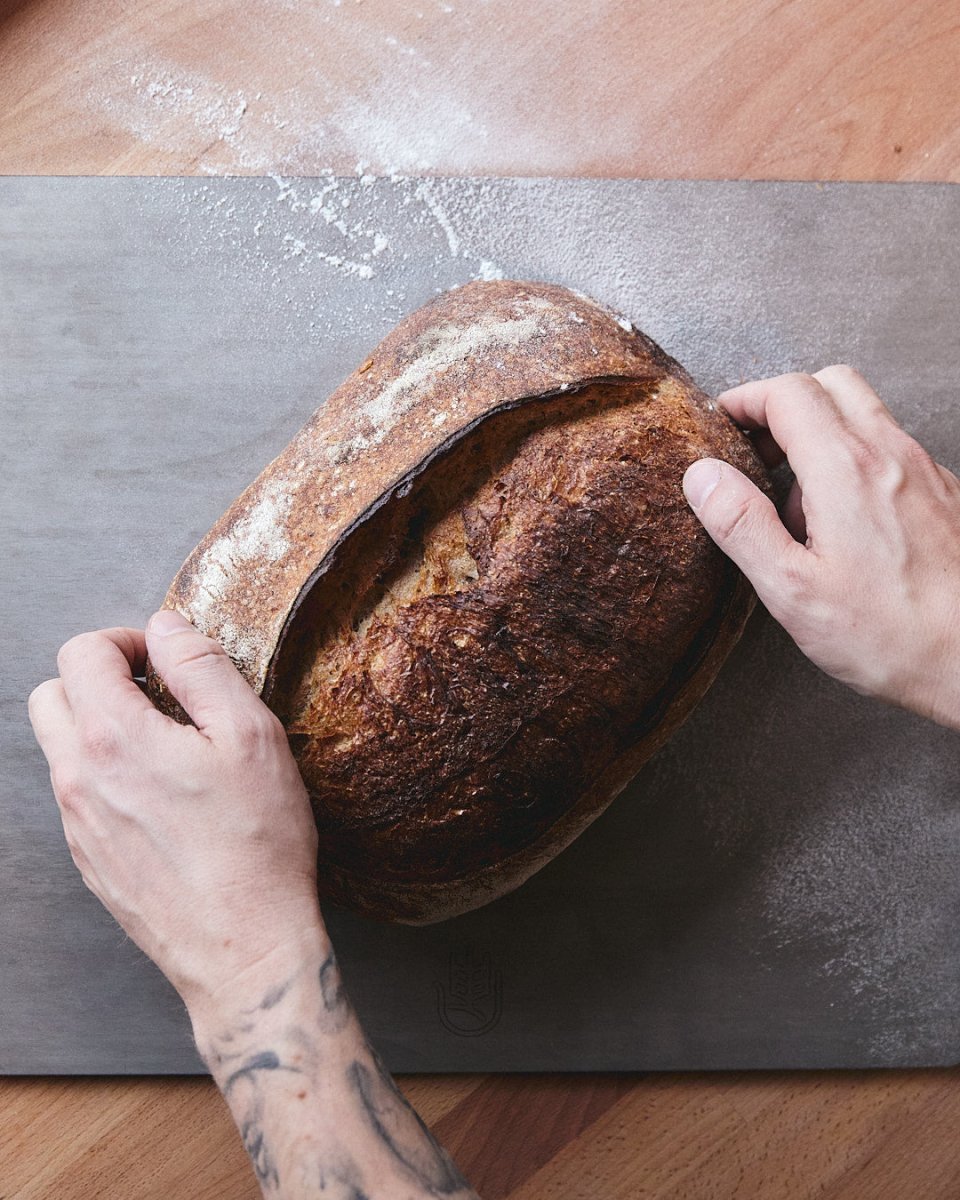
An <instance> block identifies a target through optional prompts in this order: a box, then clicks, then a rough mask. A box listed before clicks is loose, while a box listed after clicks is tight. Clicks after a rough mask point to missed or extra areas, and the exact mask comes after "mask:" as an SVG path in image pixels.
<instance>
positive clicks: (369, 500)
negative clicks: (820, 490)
mask: <svg viewBox="0 0 960 1200" xmlns="http://www.w3.org/2000/svg"><path fill="white" fill-rule="evenodd" d="M706 455H715V456H719V457H722V458H725V459H727V460H728V461H732V462H734V463H735V464H736V465H737V466H739V467H740V468H741V469H742V470H745V471H746V472H747V473H748V474H750V475H751V476H753V477H754V478H755V479H756V480H757V481H758V482H761V483H764V482H765V476H764V472H763V470H762V467H761V466H760V464H759V462H758V460H757V459H756V457H755V455H754V454H753V451H752V448H751V446H750V444H749V442H748V441H747V439H746V438H744V437H743V436H742V435H741V434H740V433H739V432H738V431H737V430H736V428H735V427H734V426H733V424H732V423H731V422H730V421H729V420H728V419H727V418H726V417H725V416H723V414H721V413H719V412H718V410H717V409H716V408H715V406H714V405H713V404H712V402H711V401H710V400H709V399H708V397H706V396H705V395H704V394H703V393H702V392H700V391H699V390H698V389H697V388H696V387H695V385H694V384H693V383H692V381H691V380H690V378H689V376H687V375H686V373H685V372H684V371H683V370H682V368H680V367H679V366H678V364H676V363H675V362H674V361H673V360H672V359H670V358H669V357H668V356H667V355H666V354H664V352H663V351H662V350H660V349H659V347H657V346H656V345H654V344H653V343H652V342H650V341H649V339H647V338H645V337H644V336H643V335H641V334H639V333H637V332H636V331H634V330H633V329H632V327H630V325H629V323H628V322H626V321H624V320H623V319H622V318H619V317H617V316H616V314H613V313H611V312H609V310H607V309H604V308H603V307H601V306H599V305H597V304H595V303H594V302H593V301H590V300H587V299H586V298H584V297H581V296H579V295H576V294H574V293H571V292H568V291H566V290H565V289H562V288H558V287H555V286H552V285H546V284H518V283H509V282H496V283H476V284H470V285H467V286H466V287H464V288H461V289H457V290H456V291H454V292H451V293H447V294H446V295H444V296H441V297H439V298H438V299H437V300H435V301H433V302H432V303H431V304H429V305H427V306H425V307H424V308H423V309H420V310H418V312H416V313H414V314H413V315H412V316H411V317H409V318H408V319H407V320H406V321H404V322H403V323H401V325H400V326H398V327H397V329H395V330H394V331H393V333H391V334H390V335H389V336H388V337H387V338H386V339H385V341H384V342H383V343H382V344H381V346H379V347H378V348H377V349H376V350H375V351H374V352H373V354H372V356H371V357H370V359H368V360H367V361H366V362H365V363H364V364H363V365H362V366H361V367H360V369H359V370H358V371H357V372H355V373H354V374H353V375H352V376H351V377H350V378H349V379H348V380H347V381H346V382H345V383H344V384H343V385H342V387H341V388H339V389H338V390H337V392H335V393H334V395H333V396H332V397H331V399H330V400H329V401H328V402H327V404H326V405H324V406H323V407H322V408H321V409H320V410H318V412H317V413H316V414H315V415H314V417H313V418H312V419H311V421H310V422H308V424H307V425H306V426H305V427H304V429H303V430H302V431H301V432H300V433H299V434H298V435H297V436H296V437H295V438H294V439H293V441H292V442H291V443H290V445H289V446H288V447H287V449H286V450H284V451H283V453H282V454H281V455H280V456H279V457H278V458H277V459H275V460H274V462H273V463H271V464H270V466H268V467H267V468H266V469H265V470H264V472H263V473H262V474H261V475H260V476H259V478H258V479H257V480H256V481H255V482H254V483H253V484H252V485H251V486H250V487H249V488H248V489H247V490H246V491H245V492H244V493H243V495H242V496H240V497H239V499H238V500H237V501H236V502H235V503H234V504H233V505H232V506H231V507H230V509H229V510H228V512H227V513H226V514H225V515H224V517H223V518H221V520H220V521H219V522H218V523H217V525H216V526H214V528H213V529H212V530H211V532H210V533H209V534H208V535H207V537H205V538H204V539H203V541H202V542H201V543H200V544H199V546H198V547H197V549H196V550H195V551H194V552H193V554H191V556H190V558H189V559H188V560H187V562H186V563H185V564H184V567H183V568H182V569H181V571H180V572H179V574H178V575H177V577H176V579H175V580H174V582H173V585H172V586H171V589H170V591H169V593H168V596H167V599H166V604H167V605H168V606H170V607H175V608H177V609H179V610H180V611H181V612H183V613H184V614H185V615H186V616H188V617H189V618H190V619H191V620H193V621H194V623H196V624H197V625H198V626H200V627H201V628H202V629H204V630H205V631H206V632H208V633H210V634H211V636H214V637H217V638H218V639H219V640H220V641H221V642H222V643H223V644H224V645H225V647H226V648H227V650H228V652H229V653H230V654H231V656H232V657H233V658H234V661H236V662H237V665H238V666H239V667H240V669H241V670H242V671H243V672H244V674H245V675H246V677H247V678H248V680H249V681H250V683H251V684H252V685H253V686H254V687H255V688H256V689H257V690H258V691H259V692H260V693H261V694H262V695H263V697H264V699H265V700H266V702H267V703H268V704H270V706H271V707H272V708H273V709H274V711H275V712H277V714H278V715H279V716H280V717H281V719H282V720H283V721H284V724H285V726H286V728H287V732H288V735H289V737H290V741H291V746H292V747H293V750H294V753H295V755H296V757H297V760H298V764H299V766H300V769H301V772H302V774H303V776H304V779H305V782H306V783H307V786H308V790H309V791H310V794H311V799H312V803H313V807H314V813H315V816H316V819H317V825H318V829H319V832H320V864H319V865H320V890H321V895H322V896H323V897H324V898H328V899H333V900H335V901H336V902H338V903H341V904H344V905H346V906H348V907H351V908H353V909H356V910H358V911H360V912H364V913H366V914H368V915H371V916H375V917H381V918H385V919H390V920H400V921H407V922H413V923H423V922H429V921H435V920H440V919H443V918H446V917H449V916H453V915H456V914H457V913H460V912H464V911H466V910H468V909H471V908H474V907H477V906H478V905H479V904H482V903H485V902H487V901H489V900H492V899H495V898H496V897H497V896H500V895H503V894H505V893H506V892H508V891H510V890H512V889H513V888H515V887H516V886H518V885H519V884H520V883H522V882H523V880H525V879H526V878H528V877H529V876H530V875H531V874H533V872H535V871H536V870H537V869H538V868H539V867H540V866H542V865H543V864H544V863H545V862H547V861H549V860H550V859H551V858H552V857H554V856H555V855H556V854H557V853H558V852H559V851H560V850H561V849H562V848H563V847H564V846H566V845H567V844H569V842H570V841H572V840H573V839H574V838H575V837H576V836H577V835H578V834H579V833H580V832H581V831H582V830H583V829H584V828H585V827H586V825H587V824H589V823H590V821H592V820H593V819H594V818H595V817H596V816H598V815H599V813H600V812H602V811H603V809H604V808H605V807H606V806H607V804H609V803H610V801H611V800H612V799H613V797H614V796H615V795H616V794H617V792H619V791H620V790H621V789H622V788H623V786H624V785H625V784H626V783H627V782H628V781H629V779H630V778H632V776H633V775H634V774H635V773H636V771H637V769H638V768H639V767H640V766H641V765H642V763H643V762H644V761H646V759H647V758H649V756H650V755H651V754H652V753H653V752H654V751H655V750H656V748H657V747H658V746H659V745H661V744H662V742H663V741H664V740H665V739H666V738H667V737H668V736H669V734H670V733H671V732H672V731H673V730H674V729H675V728H676V727H677V726H678V725H679V724H680V723H681V722H682V721H683V720H684V719H685V718H686V716H687V714H688V713H689V712H690V711H691V709H692V708H693V706H694V705H695V704H696V703H697V701H698V700H699V699H700V697H701V696H702V695H703V694H704V692H705V691H706V689H707V688H708V687H709V685H710V683H711V682H712V680H713V678H714V676H715V674H716V672H717V670H718V669H719V666H720V664H721V663H722V661H723V658H724V657H725V656H726V654H727V653H728V651H729V649H730V648H731V647H732V646H733V644H734V643H735V642H736V640H737V638H738V637H739V636H740V633H741V631H742V628H743V625H744V623H745V621H746V619H747V616H748V615H749V612H750V610H751V608H752V605H753V593H752V591H751V589H750V588H749V586H748V585H747V584H746V582H745V581H744V579H743V577H742V576H741V575H740V574H739V572H738V571H737V570H736V569H735V568H734V567H733V565H732V564H731V563H730V562H729V560H727V559H726V558H725V557H724V556H723V555H722V554H720V552H719V551H718V550H717V549H716V547H714V545H713V543H712V542H711V541H710V539H709V538H708V537H707V536H706V534H705V533H704V531H703V530H702V528H701V526H700V525H699V522H697V520H696V518H695V517H694V516H693V514H692V513H691V512H690V510H689V508H688V506H687V505H686V503H685V501H684V498H683V495H682V491H681V488H680V480H681V478H682V475H683V471H684V469H685V468H686V466H687V465H688V464H689V463H690V462H691V461H692V460H693V459H694V458H697V457H703V456H706ZM148 682H149V685H150V688H151V692H152V694H153V695H154V698H155V700H156V702H157V703H158V704H159V705H160V706H161V707H164V708H165V709H166V711H169V712H171V713H172V714H174V715H178V716H179V717H181V719H182V718H183V714H182V713H180V712H178V711H177V710H178V706H176V704H175V702H174V701H173V700H172V697H170V696H169V694H167V693H166V689H165V688H164V687H163V685H162V681H160V680H158V679H157V678H156V677H155V676H154V675H153V673H152V672H151V673H150V675H149V677H148Z"/></svg>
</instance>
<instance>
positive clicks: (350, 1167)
mask: <svg viewBox="0 0 960 1200" xmlns="http://www.w3.org/2000/svg"><path fill="white" fill-rule="evenodd" d="M318 1183H319V1185H320V1191H321V1192H323V1196H324V1200H370V1197H369V1196H368V1195H367V1193H366V1192H365V1191H364V1190H363V1175H362V1174H361V1172H360V1170H359V1168H358V1167H357V1164H356V1163H355V1162H353V1160H352V1159H351V1160H349V1161H343V1162H342V1163H340V1164H339V1165H338V1166H336V1167H321V1168H320V1177H319V1180H318Z"/></svg>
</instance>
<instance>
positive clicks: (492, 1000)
mask: <svg viewBox="0 0 960 1200" xmlns="http://www.w3.org/2000/svg"><path fill="white" fill-rule="evenodd" d="M436 986H437V1016H438V1017H439V1018H440V1024H441V1025H443V1027H444V1028H445V1029H449V1030H450V1032H451V1033H456V1034H459V1036H460V1037H479V1036H480V1035H481V1034H484V1033H489V1032H490V1030H491V1029H493V1027H494V1025H496V1023H497V1022H498V1021H499V1020H500V1016H501V1014H502V1012H503V976H502V975H501V973H500V972H499V971H497V970H495V969H494V967H493V962H492V960H491V958H490V955H489V953H478V952H477V951H475V950H474V949H473V948H472V947H471V946H463V947H460V948H459V949H456V950H451V951H450V959H449V962H448V964H447V979H446V982H444V983H438V984H437V985H436Z"/></svg>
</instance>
